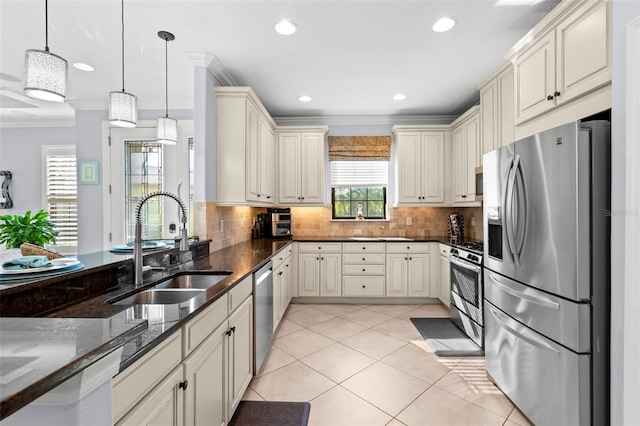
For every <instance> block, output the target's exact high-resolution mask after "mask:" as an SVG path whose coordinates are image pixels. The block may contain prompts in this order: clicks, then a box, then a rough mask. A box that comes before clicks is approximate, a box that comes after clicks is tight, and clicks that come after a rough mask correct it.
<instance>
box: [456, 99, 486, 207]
mask: <svg viewBox="0 0 640 426" xmlns="http://www.w3.org/2000/svg"><path fill="white" fill-rule="evenodd" d="M479 111H480V110H479V106H474V107H471V108H470V109H469V110H468V111H467V112H465V113H464V114H462V115H461V116H460V117H458V118H457V119H456V120H455V121H454V122H453V123H451V127H452V130H453V154H452V162H453V164H452V168H453V191H454V192H453V201H454V202H456V203H467V202H475V192H476V189H475V186H476V184H475V179H476V176H475V169H476V167H478V166H480V164H481V163H480V161H481V148H480V146H479V144H480V114H479Z"/></svg>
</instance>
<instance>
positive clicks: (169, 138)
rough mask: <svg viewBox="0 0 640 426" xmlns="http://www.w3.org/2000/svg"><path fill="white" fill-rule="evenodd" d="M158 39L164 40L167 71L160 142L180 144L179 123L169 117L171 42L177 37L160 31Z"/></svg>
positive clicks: (158, 130)
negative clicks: (169, 54)
mask: <svg viewBox="0 0 640 426" xmlns="http://www.w3.org/2000/svg"><path fill="white" fill-rule="evenodd" d="M158 37H160V38H161V39H163V40H164V71H165V87H164V90H165V92H164V93H165V116H164V117H160V118H158V126H157V132H158V142H159V143H162V144H165V145H176V144H177V143H178V121H177V120H175V119H173V118H170V117H169V59H168V46H169V42H170V41H172V40H175V38H176V37H175V36H174V35H173V34H171V33H170V32H167V31H159V32H158Z"/></svg>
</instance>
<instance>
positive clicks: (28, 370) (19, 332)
mask: <svg viewBox="0 0 640 426" xmlns="http://www.w3.org/2000/svg"><path fill="white" fill-rule="evenodd" d="M146 328H147V322H146V321H144V320H138V319H132V318H128V317H127V315H126V314H125V313H121V314H118V315H115V316H113V317H111V318H106V319H73V318H57V319H53V318H0V419H4V418H5V417H7V416H9V415H11V414H13V413H14V412H16V411H18V410H19V409H20V408H22V407H24V406H25V405H27V404H28V403H30V402H32V401H34V400H35V399H37V398H38V397H40V396H42V395H44V394H45V393H46V392H48V391H49V390H51V389H53V388H55V387H56V386H58V385H59V384H61V383H62V382H64V381H65V380H67V379H69V378H70V377H72V376H74V375H75V374H77V373H78V372H79V371H81V370H84V369H85V368H87V367H89V366H91V365H92V364H94V363H96V362H97V361H99V360H101V359H102V358H104V357H105V356H106V355H108V354H110V353H111V352H113V351H114V350H116V349H117V348H119V347H120V346H122V345H123V344H124V343H125V342H127V341H129V340H131V339H132V338H134V337H135V336H136V335H137V334H139V333H141V332H143V331H144V330H145V329H146Z"/></svg>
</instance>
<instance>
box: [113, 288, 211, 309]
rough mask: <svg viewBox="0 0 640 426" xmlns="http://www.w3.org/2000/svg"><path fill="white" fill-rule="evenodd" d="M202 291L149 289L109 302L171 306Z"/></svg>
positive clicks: (115, 303)
mask: <svg viewBox="0 0 640 426" xmlns="http://www.w3.org/2000/svg"><path fill="white" fill-rule="evenodd" d="M203 291H204V289H200V290H190V289H176V288H172V289H158V288H154V289H150V290H144V291H141V292H139V293H136V294H134V295H132V296H129V297H126V298H124V299H121V300H118V301H116V302H111V303H112V304H114V305H173V304H176V303H182V302H186V301H187V300H189V299H193V298H194V297H196V296H198V295H200V294H203Z"/></svg>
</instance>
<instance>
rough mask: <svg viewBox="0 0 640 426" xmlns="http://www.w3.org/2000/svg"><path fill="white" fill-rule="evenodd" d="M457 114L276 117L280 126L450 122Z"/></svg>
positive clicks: (275, 119)
mask: <svg viewBox="0 0 640 426" xmlns="http://www.w3.org/2000/svg"><path fill="white" fill-rule="evenodd" d="M456 118H458V116H457V115H427V116H424V115H423V116H418V115H406V116H403V115H397V116H396V115H328V116H317V117H274V118H273V120H274V121H275V122H276V124H277V125H278V126H305V125H327V126H330V125H334V126H337V125H384V124H387V125H394V124H414V125H424V124H450V123H451V122H452V121H453V120H455V119H456Z"/></svg>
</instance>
